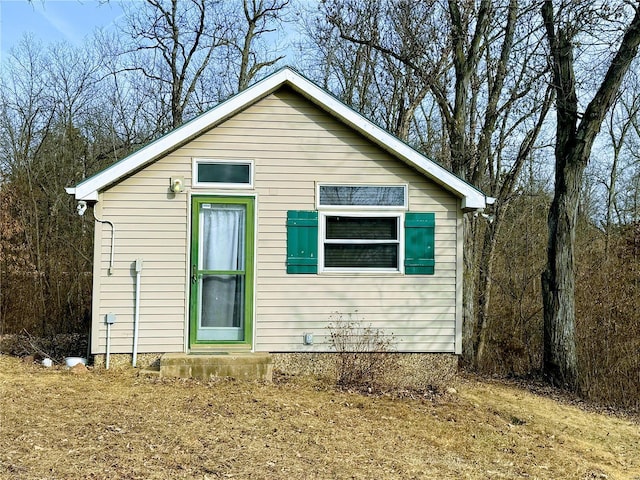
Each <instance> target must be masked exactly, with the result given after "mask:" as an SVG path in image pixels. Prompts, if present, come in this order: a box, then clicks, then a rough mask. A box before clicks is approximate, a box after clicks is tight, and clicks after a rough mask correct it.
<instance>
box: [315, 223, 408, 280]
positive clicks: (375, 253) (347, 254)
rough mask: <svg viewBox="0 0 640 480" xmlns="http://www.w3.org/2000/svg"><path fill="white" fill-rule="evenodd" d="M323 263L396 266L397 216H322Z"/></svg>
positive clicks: (377, 266)
mask: <svg viewBox="0 0 640 480" xmlns="http://www.w3.org/2000/svg"><path fill="white" fill-rule="evenodd" d="M325 221H326V224H325V242H324V266H325V267H327V268H363V269H369V268H381V269H397V268H398V251H399V235H398V217H395V216H393V217H349V216H326V217H325Z"/></svg>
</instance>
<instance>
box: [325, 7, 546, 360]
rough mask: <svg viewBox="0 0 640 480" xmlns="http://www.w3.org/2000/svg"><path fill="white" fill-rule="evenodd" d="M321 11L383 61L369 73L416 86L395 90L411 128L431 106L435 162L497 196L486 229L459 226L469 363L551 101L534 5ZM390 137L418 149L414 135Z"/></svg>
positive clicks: (477, 351)
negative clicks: (503, 225) (394, 70)
mask: <svg viewBox="0 0 640 480" xmlns="http://www.w3.org/2000/svg"><path fill="white" fill-rule="evenodd" d="M323 13H324V16H325V18H326V19H327V21H328V22H329V24H330V25H332V26H334V27H335V28H336V29H337V31H338V32H339V35H340V38H341V39H342V40H343V41H344V42H348V43H349V44H351V45H354V46H356V48H357V49H361V48H368V49H370V50H372V51H375V52H377V54H378V56H379V57H381V58H383V59H384V62H386V63H383V62H381V63H380V65H379V66H378V67H377V68H376V69H375V74H376V75H378V74H379V72H380V71H382V70H385V69H388V65H391V64H394V63H395V64H396V65H399V66H401V67H402V69H401V72H402V74H403V75H405V76H408V77H409V78H411V79H412V82H411V83H410V84H409V85H412V84H413V85H416V86H418V88H417V89H415V90H413V93H411V90H405V92H404V94H405V95H406V97H405V98H408V99H409V100H410V101H409V102H408V103H405V104H404V105H403V106H404V108H403V110H405V113H408V114H409V115H410V116H413V122H412V123H411V125H412V128H414V129H415V128H418V129H419V128H420V127H421V126H424V125H427V123H426V122H425V121H424V119H425V116H424V115H422V118H420V117H419V116H418V115H416V114H420V113H421V112H422V107H424V106H427V108H429V106H430V105H436V106H437V114H438V117H439V121H438V124H439V125H441V129H440V130H439V135H438V140H439V141H443V142H444V143H443V144H442V146H441V148H440V151H441V153H440V155H439V160H441V161H442V163H443V164H444V165H445V166H447V167H449V168H450V169H451V170H452V171H453V172H454V173H456V174H457V175H459V176H460V177H462V178H464V179H466V180H467V181H469V182H471V183H473V184H474V185H476V186H478V187H480V188H481V189H483V190H484V191H485V192H486V193H487V194H489V195H492V196H494V197H496V198H497V203H496V205H495V211H494V212H493V216H494V217H493V218H494V221H493V223H491V224H489V225H486V224H485V223H484V221H483V220H481V219H480V218H479V217H469V216H467V217H466V218H465V227H466V240H467V244H466V245H465V295H464V297H465V302H464V303H465V312H464V317H465V322H464V331H463V338H464V356H465V358H466V359H467V360H468V361H469V363H473V364H477V363H478V361H479V360H481V358H479V357H481V356H482V353H483V351H484V345H485V344H486V342H487V341H488V337H487V334H486V331H487V330H488V329H490V328H491V326H490V323H489V322H490V320H488V304H489V292H490V282H491V269H492V257H493V249H494V247H495V238H496V235H497V232H498V231H499V228H500V222H501V218H502V216H503V213H504V209H506V208H508V205H509V201H510V198H511V194H512V192H513V190H514V188H515V187H516V186H517V183H518V182H517V180H518V177H519V174H520V171H521V169H522V166H523V164H524V161H525V160H526V159H527V158H528V156H529V155H530V154H531V152H532V149H533V148H534V147H535V145H536V139H537V137H538V134H539V133H540V131H541V128H542V125H543V122H544V119H545V117H546V114H547V112H548V110H549V107H550V105H551V101H552V99H553V92H552V91H548V90H547V89H546V88H545V87H544V85H543V80H544V76H545V74H546V72H547V67H546V65H544V64H541V63H540V62H539V59H540V58H541V57H542V55H540V53H541V49H542V46H541V39H542V33H541V32H540V28H541V25H540V23H539V21H536V20H535V12H534V9H533V3H532V2H527V3H526V4H525V5H524V6H522V5H520V3H519V2H518V1H516V0H511V1H507V0H504V1H501V2H493V1H490V0H480V1H477V2H475V1H474V2H456V1H453V0H451V1H448V2H446V3H444V2H437V1H429V2H414V1H410V0H401V1H391V0H387V1H384V2H365V1H359V0H350V1H340V2H338V1H327V2H324V3H323ZM358 80H359V79H358ZM358 80H355V81H358ZM394 80H395V79H393V78H392V81H394ZM346 82H348V80H345V83H346ZM400 86H401V88H402V86H404V84H403V83H400ZM396 98H397V97H396ZM347 101H349V100H347ZM412 101H415V102H416V103H412ZM396 102H397V100H396ZM349 103H351V101H349ZM429 111H430V114H431V115H432V114H433V113H436V111H435V110H433V109H430V110H429ZM416 119H418V121H416ZM430 125H433V124H430ZM396 131H397V132H399V133H401V134H403V135H404V134H407V133H408V136H409V138H410V137H411V136H412V135H413V137H414V138H416V139H417V138H420V142H419V144H422V145H424V143H425V138H424V137H423V136H422V135H421V133H422V132H416V133H414V134H412V133H411V130H403V129H400V130H396ZM434 131H438V130H434ZM407 139H408V138H407ZM428 141H429V139H426V142H428ZM414 144H418V142H415V143H414ZM435 150H438V149H435ZM480 237H483V240H482V241H481V242H479V241H477V239H478V238H480Z"/></svg>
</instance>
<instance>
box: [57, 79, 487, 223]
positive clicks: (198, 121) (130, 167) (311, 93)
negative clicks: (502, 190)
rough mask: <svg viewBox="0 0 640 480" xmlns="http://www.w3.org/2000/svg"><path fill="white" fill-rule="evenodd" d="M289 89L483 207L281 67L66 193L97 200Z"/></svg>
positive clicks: (468, 206) (444, 173)
mask: <svg viewBox="0 0 640 480" xmlns="http://www.w3.org/2000/svg"><path fill="white" fill-rule="evenodd" d="M283 85H289V86H290V87H291V88H293V89H294V90H295V91H296V92H298V93H300V94H301V95H303V96H304V97H306V98H307V99H309V100H310V101H311V102H312V103H314V104H316V105H318V106H319V107H320V108H322V109H323V110H325V111H327V112H328V113H330V114H331V115H333V116H334V117H336V118H338V119H339V120H340V121H342V122H344V123H345V124H346V125H348V126H350V127H351V128H353V129H354V130H356V131H358V132H359V133H360V134H362V135H363V136H365V137H366V138H368V139H369V140H370V141H372V142H374V143H375V144H376V145H378V146H379V147H381V148H383V149H385V150H386V151H388V152H389V153H391V154H392V155H394V156H396V157H398V158H399V159H401V160H402V161H404V162H405V163H407V164H408V165H410V166H412V167H414V168H416V169H417V170H418V171H420V172H422V173H423V174H424V175H426V176H427V177H428V178H430V179H431V180H432V181H434V182H436V183H438V184H439V185H440V186H442V187H443V188H445V189H446V190H448V191H450V192H452V193H453V194H454V195H456V196H457V197H458V198H460V199H461V205H462V208H463V210H465V211H468V210H478V209H484V208H485V207H486V205H487V203H488V202H487V198H486V197H485V195H484V194H483V193H482V192H480V191H479V190H477V189H476V188H475V187H473V186H472V185H470V184H468V183H466V182H464V181H463V180H461V179H460V178H459V177H457V176H456V175H454V174H453V173H451V172H449V171H448V170H447V169H445V168H443V167H442V166H440V165H438V164H437V163H435V162H432V161H429V160H428V159H426V157H424V156H423V155H421V154H420V153H418V152H417V151H416V150H415V149H413V148H412V147H410V146H409V145H407V144H406V143H404V142H402V141H401V140H400V139H398V138H397V137H395V136H393V135H392V134H390V133H388V132H387V131H386V130H384V129H382V128H381V127H379V126H377V125H375V124H374V123H372V122H371V121H369V120H367V119H366V118H365V117H364V116H362V115H361V114H359V113H358V112H356V111H355V110H353V109H351V108H349V107H348V106H347V105H345V104H344V103H342V102H340V101H339V100H338V99H337V98H335V97H334V96H333V95H331V94H329V93H328V92H326V91H325V90H323V89H322V88H320V87H319V86H317V85H316V84H315V83H313V82H311V81H310V80H308V79H306V78H305V77H303V76H302V75H300V74H298V73H297V72H295V71H294V70H292V69H290V68H284V69H282V70H280V71H279V72H276V73H274V74H273V75H270V76H268V77H266V78H264V79H263V80H261V81H259V82H257V83H255V84H254V85H252V86H251V87H249V88H247V89H246V90H244V91H242V92H240V93H239V94H237V95H235V96H233V97H231V98H230V99H229V100H227V101H226V102H223V103H221V104H220V105H218V106H217V107H214V108H213V109H211V110H209V111H208V112H205V113H204V114H202V115H200V116H199V117H197V118H195V119H194V120H192V121H190V122H188V123H186V124H184V125H182V126H181V127H178V128H177V129H175V130H173V131H172V132H170V133H168V134H166V135H165V136H163V137H161V138H160V139H158V140H156V141H155V142H153V143H151V144H149V145H147V146H146V147H143V148H142V149H141V150H138V151H137V152H135V153H133V154H132V155H129V156H128V157H126V158H124V159H122V160H121V161H119V162H117V163H115V164H113V165H112V166H110V167H108V168H107V169H105V170H103V171H101V172H100V173H98V174H96V175H94V176H93V177H90V178H88V179H87V180H85V181H84V182H82V183H80V184H78V185H77V186H76V187H75V188H69V189H67V193H69V194H70V195H75V198H76V199H77V200H88V201H97V200H98V192H100V191H102V190H104V189H105V188H107V187H109V186H110V185H113V184H114V183H117V182H118V181H120V180H121V179H122V178H124V177H126V176H128V175H130V174H131V173H132V172H134V171H137V170H139V169H141V168H143V167H145V166H146V165H148V164H149V163H151V162H153V161H154V160H156V159H158V158H160V157H162V156H163V155H166V154H167V153H168V152H170V151H172V150H174V149H176V148H179V147H180V146H182V145H184V144H185V143H187V142H188V141H189V140H191V139H193V138H195V137H197V136H198V135H200V134H202V133H203V132H204V131H206V130H209V129H211V128H213V127H214V126H215V125H217V124H219V123H221V122H222V121H224V120H225V119H227V118H229V117H231V116H233V115H234V114H236V113H237V112H239V111H241V110H243V109H245V108H247V107H248V106H249V105H251V104H253V103H255V102H256V101H258V100H259V99H261V98H264V97H265V96H267V95H269V94H270V93H272V92H273V91H275V90H277V89H278V88H280V87H282V86H283Z"/></svg>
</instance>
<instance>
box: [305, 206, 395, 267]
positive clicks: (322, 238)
mask: <svg viewBox="0 0 640 480" xmlns="http://www.w3.org/2000/svg"><path fill="white" fill-rule="evenodd" d="M404 213H405V212H404V211H403V210H398V209H396V210H395V211H389V210H375V211H372V210H360V209H358V210H354V209H351V210H321V211H318V273H361V274H367V273H369V274H404ZM333 216H338V217H392V218H396V219H397V228H398V239H397V240H396V241H394V242H393V243H397V244H398V268H337V267H325V266H324V245H325V243H339V244H346V243H349V244H358V243H360V244H362V243H365V244H373V243H392V242H391V241H387V240H385V241H377V240H367V241H364V240H363V241H358V240H351V241H348V240H342V241H337V242H332V241H329V242H327V241H326V233H327V232H326V225H327V222H326V218H327V217H333Z"/></svg>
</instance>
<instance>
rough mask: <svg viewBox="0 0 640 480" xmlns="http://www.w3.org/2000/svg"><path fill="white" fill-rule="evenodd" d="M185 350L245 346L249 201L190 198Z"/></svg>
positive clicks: (250, 304) (249, 318)
mask: <svg viewBox="0 0 640 480" xmlns="http://www.w3.org/2000/svg"><path fill="white" fill-rule="evenodd" d="M191 207H192V215H191V221H192V233H191V304H190V312H191V313H190V335H189V338H190V344H191V346H195V345H207V344H247V345H251V332H252V318H253V311H252V309H253V258H254V251H253V238H254V234H253V232H254V199H253V198H251V197H193V198H192V205H191Z"/></svg>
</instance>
